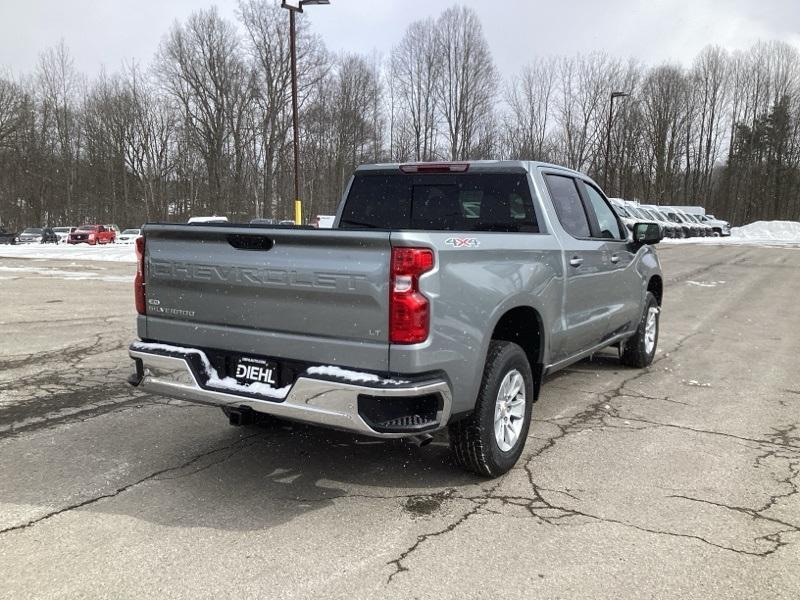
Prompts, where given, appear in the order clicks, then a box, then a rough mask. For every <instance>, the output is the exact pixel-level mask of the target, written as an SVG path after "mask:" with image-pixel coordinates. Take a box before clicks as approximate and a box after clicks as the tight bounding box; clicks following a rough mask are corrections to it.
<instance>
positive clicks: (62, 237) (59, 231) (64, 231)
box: [53, 227, 77, 244]
mask: <svg viewBox="0 0 800 600" xmlns="http://www.w3.org/2000/svg"><path fill="white" fill-rule="evenodd" d="M76 229H77V227H53V231H55V232H56V235H57V236H58V243H59V244H66V243H67V238H68V237H69V234H70V233H72V232H73V231H75V230H76Z"/></svg>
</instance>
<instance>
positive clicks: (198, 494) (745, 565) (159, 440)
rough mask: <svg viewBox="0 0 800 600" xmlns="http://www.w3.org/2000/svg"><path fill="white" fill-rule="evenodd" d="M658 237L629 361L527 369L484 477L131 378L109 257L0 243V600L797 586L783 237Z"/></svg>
mask: <svg viewBox="0 0 800 600" xmlns="http://www.w3.org/2000/svg"><path fill="white" fill-rule="evenodd" d="M659 252H660V255H661V258H662V262H663V266H664V272H665V278H666V285H665V305H664V308H663V312H662V331H661V339H660V343H659V353H658V355H657V358H656V361H655V363H654V364H653V366H652V367H651V368H649V369H647V370H644V371H637V370H632V369H627V368H623V367H621V366H619V364H618V362H617V360H616V357H615V355H614V353H613V352H607V353H604V354H603V355H602V356H599V355H598V356H596V357H594V359H593V360H591V361H584V362H582V363H580V364H578V365H575V366H574V367H572V368H570V369H568V370H565V371H564V372H562V373H559V374H557V375H555V376H554V377H552V378H550V379H549V380H548V381H547V382H546V383H545V387H544V388H543V393H542V396H541V398H540V401H539V403H538V404H537V405H536V406H535V407H534V417H535V423H534V425H533V427H532V428H531V433H530V437H529V439H528V441H527V446H526V449H525V453H524V455H523V460H521V462H520V464H519V465H518V467H517V468H516V469H514V470H513V471H511V472H510V473H509V474H508V475H506V476H505V477H502V478H500V479H497V480H493V481H487V480H484V479H479V478H476V477H472V476H469V475H467V474H464V473H462V472H461V471H460V470H459V468H458V467H456V466H455V465H454V464H453V463H452V462H451V459H450V457H449V453H448V450H447V440H446V437H445V436H444V435H440V436H438V437H437V439H436V441H435V442H434V444H432V445H431V446H428V447H427V448H422V449H420V448H413V447H409V446H407V445H404V444H402V443H396V442H395V443H383V442H376V441H373V440H369V439H366V438H358V437H355V436H352V435H347V434H341V433H335V432H329V431H324V430H319V429H313V428H310V427H305V426H301V425H291V424H273V425H266V426H258V427H253V428H233V427H230V426H229V425H228V424H227V422H226V421H225V419H224V417H223V416H222V414H221V413H220V411H218V410H216V409H213V408H207V407H199V406H194V405H189V404H185V403H182V402H176V401H169V400H166V399H163V398H157V397H151V396H147V395H144V394H141V393H138V392H135V391H133V390H132V389H130V388H129V387H128V386H127V385H126V384H125V379H126V377H127V376H128V375H129V373H130V372H131V362H130V360H129V359H128V357H127V352H126V347H127V344H128V343H129V341H131V340H132V339H133V338H134V327H133V324H134V319H133V305H132V292H131V284H130V282H129V278H130V277H132V273H133V270H134V266H133V265H130V264H115V263H101V262H91V263H88V262H87V263H77V264H73V265H70V266H67V265H68V263H66V262H65V261H61V262H59V261H31V260H20V259H0V264H2V265H3V266H4V267H5V269H4V270H3V272H2V273H0V574H2V575H0V597H2V598H13V599H15V600H17V599H22V598H83V597H86V598H98V597H104V598H138V597H152V598H237V599H243V598H282V599H289V598H431V599H443V598H459V599H466V598H474V599H478V598H487V599H488V598H570V599H571V598H592V599H599V598H609V599H611V598H613V599H618V598H680V599H682V600H686V599H690V598H702V599H707V598H747V599H751V598H758V599H759V600H764V599H768V598H791V599H796V598H798V597H800V494H798V487H797V486H798V474H799V473H800V425H798V423H800V379H798V367H800V305H799V304H798V298H799V297H800V277H798V273H800V249H797V248H783V249H781V248H757V247H741V246H695V245H683V246H666V245H665V246H663V247H662V248H660V250H659ZM59 271H62V272H67V271H68V272H72V273H75V272H91V273H93V274H92V275H91V276H90V277H88V278H78V277H77V276H75V275H63V274H59Z"/></svg>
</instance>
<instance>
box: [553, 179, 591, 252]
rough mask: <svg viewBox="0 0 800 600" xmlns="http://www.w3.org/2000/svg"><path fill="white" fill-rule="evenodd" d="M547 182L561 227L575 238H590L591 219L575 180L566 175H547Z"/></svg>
mask: <svg viewBox="0 0 800 600" xmlns="http://www.w3.org/2000/svg"><path fill="white" fill-rule="evenodd" d="M545 180H546V181H547V188H548V189H549V190H550V196H551V197H552V199H553V205H554V206H555V208H556V214H557V215H558V220H559V222H560V223H561V226H562V227H563V228H564V229H565V230H566V232H567V233H569V234H570V235H571V236H573V237H576V238H588V237H589V236H590V231H589V219H588V218H587V217H586V211H585V210H584V208H583V202H582V201H581V196H580V194H579V193H578V188H577V183H576V181H575V179H573V178H572V177H568V176H565V175H545Z"/></svg>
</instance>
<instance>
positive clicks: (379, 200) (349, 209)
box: [339, 172, 539, 233]
mask: <svg viewBox="0 0 800 600" xmlns="http://www.w3.org/2000/svg"><path fill="white" fill-rule="evenodd" d="M339 228H340V229H397V230H422V231H505V232H511V233H515V232H518V233H522V232H527V233H535V232H538V231H539V227H538V224H537V220H536V212H535V210H534V205H533V198H532V197H531V191H530V186H529V185H528V179H527V176H526V175H525V174H524V173H479V174H473V173H467V174H464V173H452V174H423V175H419V174H406V173H380V172H379V173H375V174H373V173H359V174H356V176H355V178H354V179H353V183H352V185H351V187H350V192H349V194H348V196H347V200H346V201H345V206H344V210H343V212H342V218H341V221H340V223H339Z"/></svg>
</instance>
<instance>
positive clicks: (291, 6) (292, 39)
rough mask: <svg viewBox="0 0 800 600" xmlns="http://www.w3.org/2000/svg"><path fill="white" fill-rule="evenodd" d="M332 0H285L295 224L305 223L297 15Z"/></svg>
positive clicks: (283, 3) (283, 5)
mask: <svg viewBox="0 0 800 600" xmlns="http://www.w3.org/2000/svg"><path fill="white" fill-rule="evenodd" d="M330 3H331V2H330V0H283V1H282V2H281V7H282V8H286V9H288V10H289V47H290V53H291V57H292V129H293V131H294V133H293V135H294V224H295V225H302V224H303V203H302V202H301V200H300V111H299V109H298V101H297V30H296V26H295V15H296V14H297V13H299V12H300V13H301V12H303V7H304V6H308V5H309V4H330Z"/></svg>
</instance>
